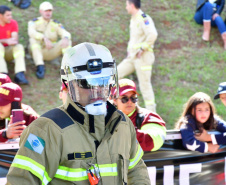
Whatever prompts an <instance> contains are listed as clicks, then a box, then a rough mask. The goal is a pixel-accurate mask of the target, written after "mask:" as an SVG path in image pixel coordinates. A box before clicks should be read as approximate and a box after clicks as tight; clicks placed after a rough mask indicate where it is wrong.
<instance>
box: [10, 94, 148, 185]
mask: <svg viewBox="0 0 226 185" xmlns="http://www.w3.org/2000/svg"><path fill="white" fill-rule="evenodd" d="M142 155H143V151H142V149H141V147H140V145H139V144H138V142H137V140H136V132H135V129H134V126H133V124H132V122H131V120H130V119H129V118H128V117H127V116H125V115H124V114H123V113H122V112H120V111H117V109H116V108H115V107H114V106H113V105H111V104H110V103H109V102H108V108H107V115H106V116H104V115H98V116H93V115H88V114H87V113H86V112H85V111H83V110H82V109H81V108H79V107H78V106H77V105H76V104H75V103H74V102H72V101H71V99H70V98H67V101H66V102H65V103H64V105H62V106H61V107H59V108H56V109H53V110H50V111H48V112H47V113H45V114H44V115H42V116H41V117H39V118H38V119H36V120H35V121H34V122H33V123H32V124H31V125H29V127H27V128H26V129H25V130H24V132H23V134H22V136H21V138H20V149H19V151H18V152H17V155H16V156H15V158H14V161H13V163H12V165H11V167H10V170H9V173H8V175H7V185H9V184H23V185H31V184H32V185H36V184H49V185H52V184H54V185H62V184H64V185H72V184H77V185H90V182H89V181H88V176H87V171H86V170H87V169H90V170H92V171H93V173H94V170H93V168H92V166H91V165H90V164H95V166H96V167H97V168H98V169H97V171H99V172H100V177H101V178H100V181H99V183H98V185H103V184H108V185H118V184H123V182H124V184H127V183H128V184H133V185H135V184H137V185H140V184H144V185H147V184H148V185H149V184H150V179H149V177H148V173H147V167H146V165H145V164H144V162H143V160H142Z"/></svg>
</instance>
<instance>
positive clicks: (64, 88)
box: [60, 82, 67, 91]
mask: <svg viewBox="0 0 226 185" xmlns="http://www.w3.org/2000/svg"><path fill="white" fill-rule="evenodd" d="M66 84H67V83H66ZM63 90H67V87H66V86H65V84H64V82H62V84H61V88H60V91H63Z"/></svg>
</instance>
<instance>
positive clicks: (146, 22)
mask: <svg viewBox="0 0 226 185" xmlns="http://www.w3.org/2000/svg"><path fill="white" fill-rule="evenodd" d="M141 16H142V17H143V18H144V24H145V25H149V21H148V18H147V15H146V14H145V13H143V14H141Z"/></svg>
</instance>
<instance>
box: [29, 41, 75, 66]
mask: <svg viewBox="0 0 226 185" xmlns="http://www.w3.org/2000/svg"><path fill="white" fill-rule="evenodd" d="M29 40H30V47H29V48H30V50H31V54H32V57H33V60H34V63H35V65H36V66H38V65H44V60H45V61H51V60H54V59H56V58H57V57H59V56H60V55H62V54H63V53H64V52H65V50H66V49H68V48H69V47H71V41H70V42H69V46H68V47H67V48H63V47H62V46H61V45H62V39H61V40H59V41H58V42H56V43H54V44H53V47H52V48H51V49H47V48H45V47H44V43H43V41H38V40H36V39H33V38H30V39H29Z"/></svg>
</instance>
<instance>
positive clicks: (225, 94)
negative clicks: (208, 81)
mask: <svg viewBox="0 0 226 185" xmlns="http://www.w3.org/2000/svg"><path fill="white" fill-rule="evenodd" d="M218 98H220V99H221V102H222V103H223V104H224V106H225V107H226V82H222V83H220V84H219V87H218V90H217V94H216V95H215V96H214V99H215V100H216V99H218Z"/></svg>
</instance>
